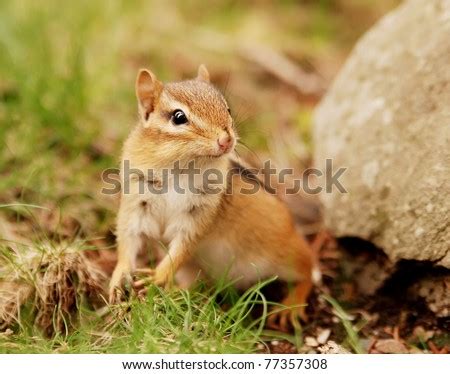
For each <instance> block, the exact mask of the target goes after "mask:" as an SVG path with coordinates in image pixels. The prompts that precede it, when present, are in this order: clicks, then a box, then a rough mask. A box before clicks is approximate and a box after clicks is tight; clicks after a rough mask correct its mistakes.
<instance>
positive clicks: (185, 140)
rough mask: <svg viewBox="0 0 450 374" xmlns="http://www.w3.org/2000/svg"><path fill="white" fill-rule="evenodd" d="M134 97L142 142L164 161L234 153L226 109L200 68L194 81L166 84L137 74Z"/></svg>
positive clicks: (142, 72)
mask: <svg viewBox="0 0 450 374" xmlns="http://www.w3.org/2000/svg"><path fill="white" fill-rule="evenodd" d="M136 95H137V99H138V104H139V116H140V125H141V126H142V129H143V133H144V134H145V138H146V139H148V140H149V141H150V140H151V143H152V146H153V147H156V148H158V150H159V152H161V153H162V154H164V158H172V159H173V160H176V159H179V158H181V157H183V158H189V159H196V158H201V157H221V156H223V155H225V154H228V153H230V152H232V151H233V150H234V146H235V143H236V133H235V131H234V129H233V119H232V118H231V114H230V109H229V107H228V104H227V102H226V101H225V99H224V97H223V96H222V94H221V93H220V92H219V91H218V90H217V89H216V88H215V87H214V86H213V85H211V83H210V82H209V73H208V71H207V70H206V67H205V66H204V65H201V66H200V67H199V69H198V75H197V77H196V78H195V79H193V80H187V81H182V82H175V83H166V84H163V83H161V82H160V81H159V80H158V79H157V78H156V77H155V75H154V74H153V73H152V72H150V71H148V70H144V69H143V70H140V71H139V74H138V76H137V80H136ZM144 141H145V139H144Z"/></svg>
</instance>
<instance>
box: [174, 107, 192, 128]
mask: <svg viewBox="0 0 450 374" xmlns="http://www.w3.org/2000/svg"><path fill="white" fill-rule="evenodd" d="M187 121H188V119H187V117H186V114H184V112H183V111H182V110H181V109H177V110H175V111H174V112H173V114H172V122H173V124H174V125H184V124H185V123H187Z"/></svg>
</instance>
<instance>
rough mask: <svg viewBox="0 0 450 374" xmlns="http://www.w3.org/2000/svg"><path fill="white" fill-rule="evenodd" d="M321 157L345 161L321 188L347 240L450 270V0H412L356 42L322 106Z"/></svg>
mask: <svg viewBox="0 0 450 374" xmlns="http://www.w3.org/2000/svg"><path fill="white" fill-rule="evenodd" d="M314 137H315V146H316V149H315V162H316V166H318V167H319V168H321V169H325V162H326V161H325V160H326V159H332V160H333V167H334V168H336V167H346V168H347V171H346V172H345V173H344V175H343V176H342V178H341V179H340V182H341V183H342V184H343V185H344V187H345V188H346V190H347V192H348V193H340V192H339V191H337V190H336V189H334V191H333V192H332V193H323V194H322V195H321V199H322V202H323V205H324V215H325V221H326V224H327V225H328V227H329V228H330V229H331V230H333V231H334V233H335V234H336V235H337V236H338V237H339V236H355V237H360V238H363V239H366V240H370V241H372V242H373V243H375V244H376V245H377V246H379V247H381V248H383V250H384V251H385V252H386V253H387V254H388V255H389V257H390V258H391V259H392V260H394V261H397V260H399V259H416V260H428V261H433V262H434V263H436V264H440V265H443V266H445V267H447V268H450V0H432V1H423V0H407V1H405V2H404V3H403V4H402V5H401V6H399V7H398V8H397V9H396V10H394V11H393V12H391V13H390V14H388V15H387V16H385V17H384V18H383V19H382V20H381V21H380V22H379V23H378V24H377V25H375V26H374V27H373V28H372V29H371V30H370V31H369V32H368V33H367V34H366V35H365V36H364V37H363V38H362V39H361V40H360V41H359V42H358V44H357V45H356V47H355V49H354V51H353V52H352V54H351V56H350V57H349V59H348V61H347V63H346V64H345V66H344V67H343V69H342V71H341V72H340V74H339V75H338V77H337V79H336V81H335V82H334V84H333V85H332V87H331V88H330V90H329V92H328V93H327V95H326V96H325V97H324V99H323V100H322V102H321V103H320V105H319V106H318V108H317V110H316V114H315V118H314Z"/></svg>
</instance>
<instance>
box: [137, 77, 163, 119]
mask: <svg viewBox="0 0 450 374" xmlns="http://www.w3.org/2000/svg"><path fill="white" fill-rule="evenodd" d="M162 88H163V84H162V83H161V82H160V81H159V80H158V79H156V77H155V75H154V74H153V73H152V72H151V71H149V70H146V69H141V70H139V73H138V75H137V78H136V96H137V99H138V103H139V113H140V115H141V116H142V118H144V119H145V120H147V119H148V117H149V116H150V113H151V112H153V110H154V109H155V105H156V102H157V100H158V99H159V96H160V95H161V91H162Z"/></svg>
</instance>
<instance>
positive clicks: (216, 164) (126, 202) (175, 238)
mask: <svg viewBox="0 0 450 374" xmlns="http://www.w3.org/2000/svg"><path fill="white" fill-rule="evenodd" d="M136 96H137V99H138V112H139V122H138V124H137V126H136V127H135V128H134V129H133V130H132V132H131V134H130V136H129V137H128V139H127V140H126V142H125V145H124V149H123V156H122V161H123V162H125V161H128V162H129V165H130V168H132V169H133V170H140V171H142V174H141V175H140V176H139V177H135V178H131V181H130V188H129V190H130V191H128V193H126V192H124V190H123V188H122V194H121V202H120V208H119V212H118V218H117V243H118V262H117V266H116V268H115V270H114V273H113V275H112V279H111V282H110V295H109V297H110V301H111V302H117V301H118V300H119V299H120V297H121V290H122V287H123V286H124V283H125V282H131V283H132V284H133V286H134V287H135V288H136V289H138V290H139V289H141V288H142V287H144V286H145V285H146V284H148V283H149V282H152V283H154V284H156V285H159V286H163V285H168V284H171V282H172V280H173V278H174V276H175V274H176V272H177V271H178V270H180V269H181V268H182V267H183V266H184V265H185V264H187V263H188V262H189V261H191V260H192V259H193V258H195V259H196V263H197V264H198V265H199V266H200V267H201V268H202V269H203V270H204V271H205V272H206V273H207V274H208V275H209V276H210V277H212V278H213V279H214V278H215V277H220V276H221V275H223V273H224V272H226V273H227V277H229V278H230V279H232V280H234V281H235V285H236V287H238V288H246V287H249V286H250V285H252V284H254V283H256V282H258V281H259V280H264V279H267V278H269V277H272V276H278V277H279V279H281V280H284V281H287V282H290V283H292V284H294V287H293V288H292V289H291V290H290V291H289V293H288V295H287V297H286V298H285V299H284V300H283V304H285V305H286V306H289V307H292V308H285V309H282V310H279V311H278V312H277V313H274V314H273V315H271V316H270V317H269V324H270V325H272V326H277V327H279V328H280V329H282V330H285V329H286V328H287V327H288V325H289V323H290V321H291V318H294V317H300V318H302V319H304V320H306V314H305V310H304V305H305V303H306V299H307V297H308V295H309V293H310V291H311V288H312V285H313V282H312V272H313V265H314V261H313V253H312V250H311V249H310V247H309V246H308V244H307V242H306V240H305V239H304V238H303V237H302V236H300V235H299V234H298V233H297V231H296V229H295V227H294V222H293V218H292V216H291V214H290V211H289V210H288V208H287V207H286V206H285V204H284V203H283V202H282V201H281V200H280V199H279V198H278V197H276V196H275V195H273V194H271V193H269V192H267V191H266V190H265V189H263V188H260V189H258V190H257V191H256V192H255V193H253V194H250V193H242V189H243V188H248V181H247V180H246V178H245V177H243V176H242V174H241V173H233V174H232V175H231V177H228V178H216V179H217V180H216V183H215V184H214V188H215V190H214V193H209V192H208V191H209V190H205V188H204V179H203V178H202V177H198V176H197V175H196V177H197V178H192V177H190V178H191V180H190V181H189V180H188V179H189V176H186V175H180V177H179V181H178V183H179V184H180V186H182V187H186V186H187V185H188V184H189V183H191V184H193V185H194V187H195V188H196V190H195V191H190V190H187V191H185V192H184V193H179V191H177V190H176V186H175V183H174V182H175V177H174V176H169V177H167V173H166V174H164V170H166V171H167V170H170V171H172V170H174V169H175V168H176V167H186V165H187V164H188V163H189V162H194V163H195V165H196V167H197V168H198V169H199V170H200V171H202V172H206V171H208V170H214V171H215V172H214V173H215V174H217V173H221V174H222V175H224V176H225V175H229V171H230V170H231V169H232V168H233V167H234V166H235V165H236V161H235V157H234V156H233V153H234V147H235V145H236V141H237V133H236V129H235V127H234V123H233V118H232V116H231V112H230V109H229V106H228V104H227V102H226V100H225V98H224V97H223V96H222V94H221V93H220V92H219V91H218V90H217V89H216V88H215V87H214V86H213V85H212V84H211V83H210V79H209V73H208V71H207V69H206V67H205V66H204V65H201V66H200V67H199V69H198V75H197V77H196V78H195V79H192V80H187V81H181V82H175V83H166V84H163V83H162V82H160V81H159V80H158V79H157V78H156V76H155V75H154V74H153V73H152V72H150V71H149V70H145V69H143V70H140V71H139V73H138V76H137V80H136ZM148 170H151V173H147V171H148ZM122 171H123V170H122ZM122 174H123V173H122ZM202 175H204V174H202ZM122 176H123V175H122ZM122 183H125V181H123V180H122ZM140 183H141V185H140ZM142 183H144V185H145V186H147V187H153V188H162V187H165V188H166V191H165V192H164V193H154V192H149V191H146V192H144V193H141V192H142ZM230 187H232V188H230ZM139 189H140V190H139ZM229 190H232V192H231V193H230V192H229ZM199 191H200V192H199ZM148 241H150V242H152V243H157V242H162V243H164V244H165V245H166V246H167V249H168V250H167V253H165V254H164V255H163V258H162V259H161V261H160V262H159V264H158V265H157V266H156V268H155V269H136V257H137V254H138V252H139V251H140V249H141V248H142V247H143V246H144V245H145V244H146V242H148ZM135 273H140V274H146V278H145V279H144V280H138V281H135V282H133V280H132V275H133V274H135Z"/></svg>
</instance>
